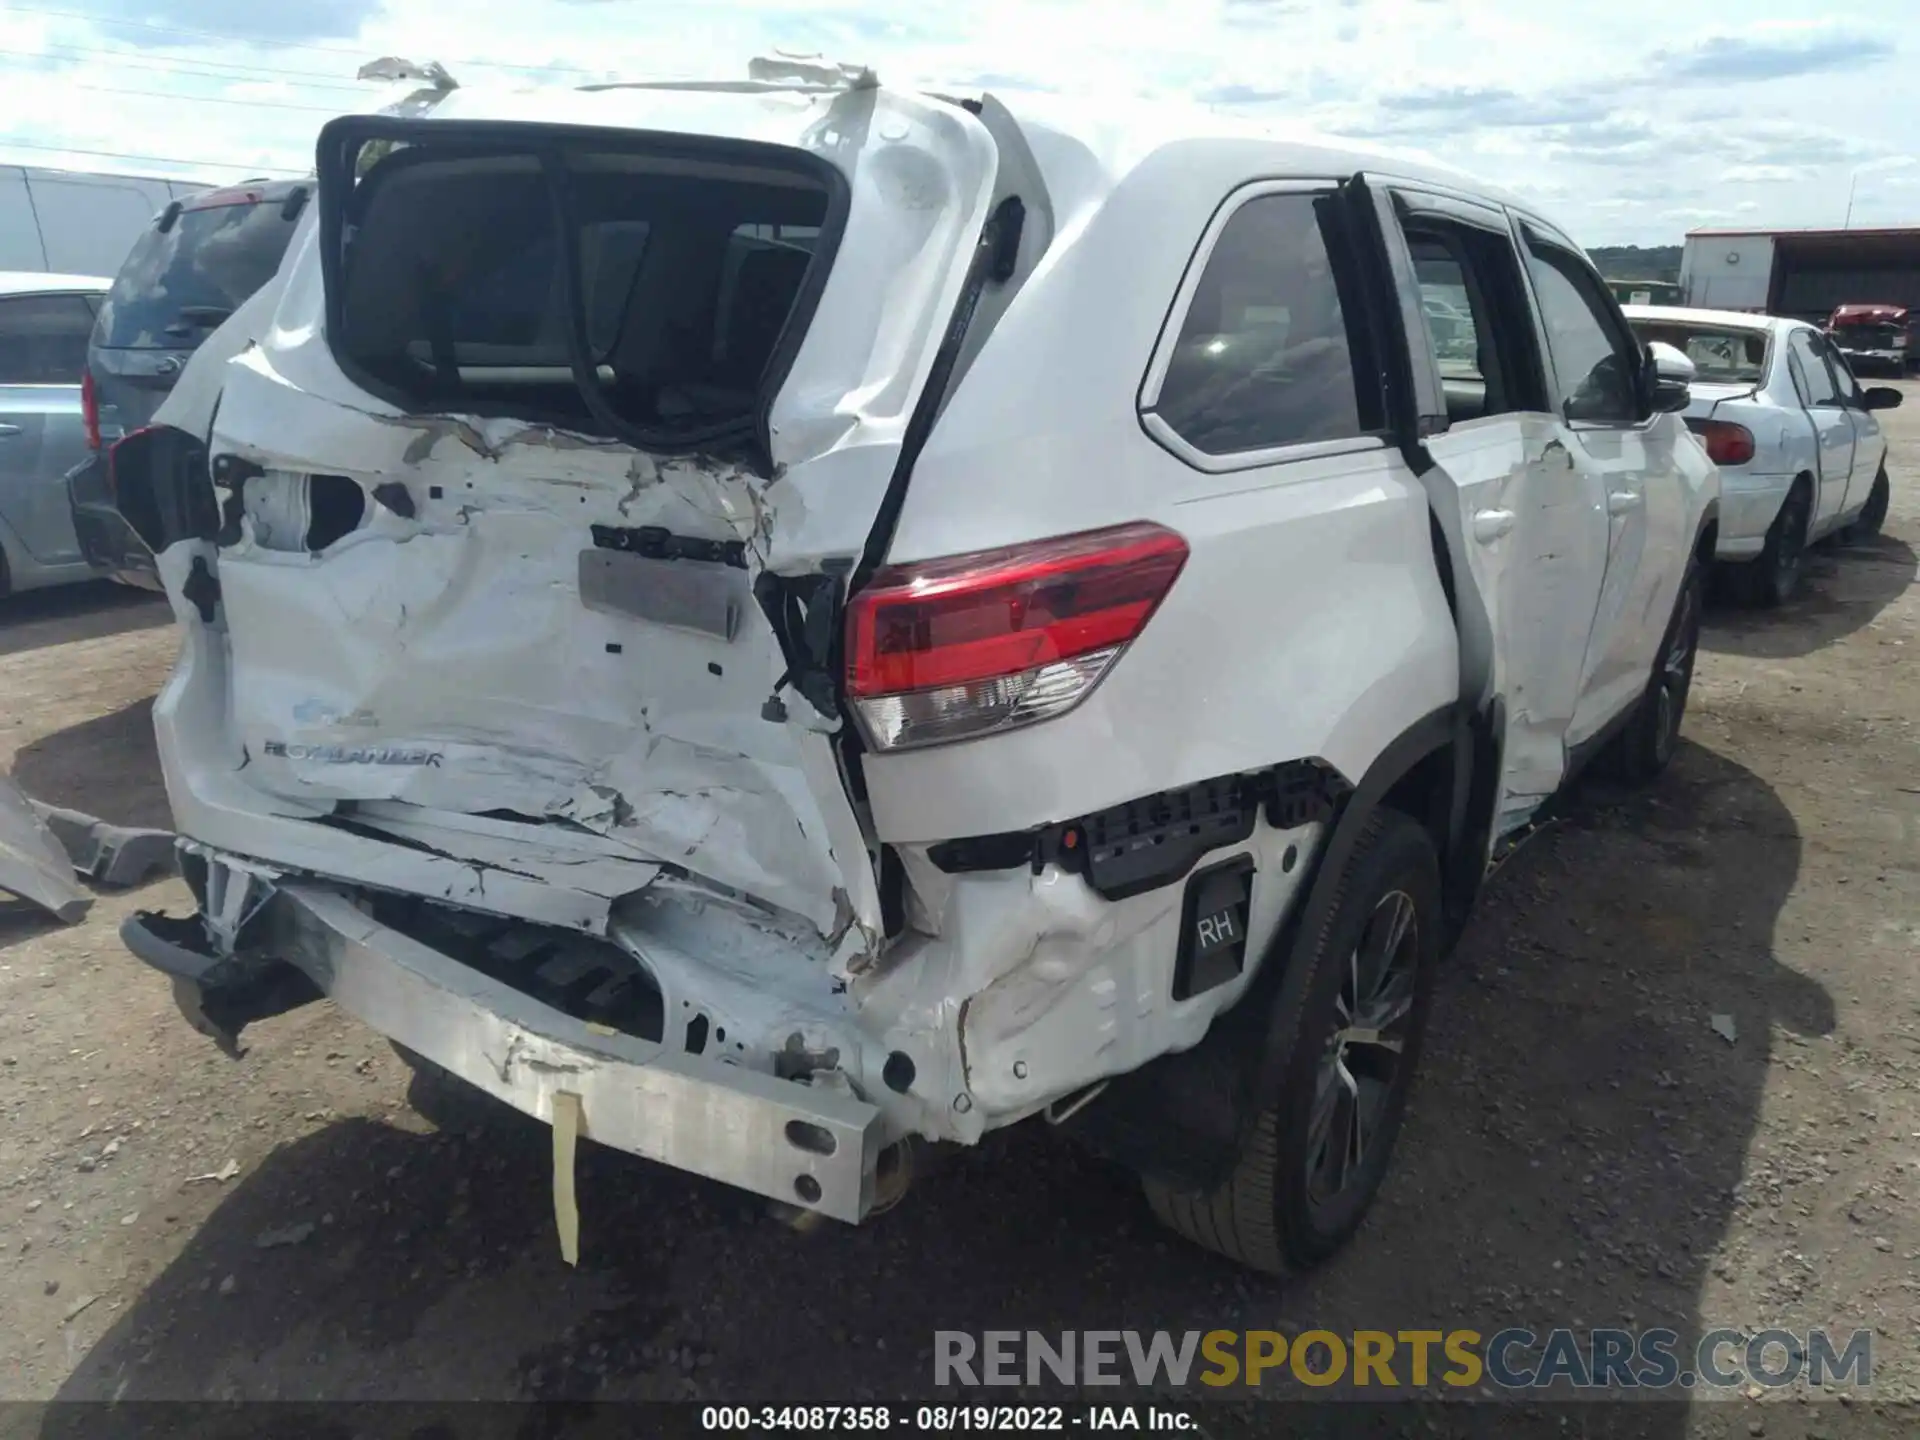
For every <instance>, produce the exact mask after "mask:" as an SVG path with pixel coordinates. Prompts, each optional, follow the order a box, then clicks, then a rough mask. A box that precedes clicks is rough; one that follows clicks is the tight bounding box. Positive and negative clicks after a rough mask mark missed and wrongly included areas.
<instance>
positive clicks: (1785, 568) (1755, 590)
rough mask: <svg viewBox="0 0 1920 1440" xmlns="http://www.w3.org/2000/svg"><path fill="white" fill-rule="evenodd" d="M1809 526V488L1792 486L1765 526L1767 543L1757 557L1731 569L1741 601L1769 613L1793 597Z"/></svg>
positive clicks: (1803, 562)
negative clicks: (1777, 510) (1778, 508)
mask: <svg viewBox="0 0 1920 1440" xmlns="http://www.w3.org/2000/svg"><path fill="white" fill-rule="evenodd" d="M1812 524H1813V490H1812V487H1810V486H1806V485H1798V484H1796V485H1795V486H1794V487H1793V489H1792V491H1791V492H1789V493H1788V495H1787V498H1786V499H1785V500H1784V501H1782V502H1781V504H1780V513H1779V514H1778V515H1776V516H1774V517H1773V524H1771V525H1769V526H1768V527H1767V543H1766V545H1765V546H1764V547H1763V548H1762V549H1761V551H1760V554H1759V556H1758V558H1756V559H1753V560H1749V561H1746V562H1745V563H1744V564H1740V565H1736V566H1735V567H1733V576H1734V583H1735V588H1736V589H1737V590H1738V591H1739V593H1740V597H1741V598H1742V599H1743V600H1745V601H1746V602H1747V603H1748V604H1749V605H1758V606H1760V607H1761V608H1762V609H1767V610H1771V609H1773V608H1774V607H1775V606H1777V605H1784V604H1785V603H1786V602H1787V601H1789V600H1791V599H1792V598H1793V597H1794V595H1795V594H1796V593H1797V592H1798V591H1799V589H1800V581H1801V578H1802V576H1803V575H1804V574H1805V573H1806V559H1807V531H1808V529H1809V528H1810V527H1811V526H1812Z"/></svg>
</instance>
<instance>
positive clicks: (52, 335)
mask: <svg viewBox="0 0 1920 1440" xmlns="http://www.w3.org/2000/svg"><path fill="white" fill-rule="evenodd" d="M92 329H93V311H92V309H91V308H90V307H89V306H88V304H87V301H86V297H84V296H81V295H14V296H9V297H7V298H5V299H0V385H78V384H79V383H80V374H81V371H83V370H85V369H86V365H87V335H88V333H89V332H90V331H91V330H92Z"/></svg>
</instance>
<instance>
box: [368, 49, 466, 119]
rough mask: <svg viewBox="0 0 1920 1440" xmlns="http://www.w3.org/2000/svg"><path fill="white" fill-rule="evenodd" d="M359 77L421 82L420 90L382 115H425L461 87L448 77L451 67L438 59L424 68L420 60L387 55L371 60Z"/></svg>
mask: <svg viewBox="0 0 1920 1440" xmlns="http://www.w3.org/2000/svg"><path fill="white" fill-rule="evenodd" d="M355 78H356V79H360V80H386V81H389V82H395V83H398V82H405V81H418V82H420V88H419V89H418V90H414V91H411V92H410V93H408V94H407V95H404V96H402V97H401V98H400V99H398V100H396V101H394V102H393V103H392V104H391V105H383V106H381V107H380V113H381V114H383V115H424V114H426V113H427V112H428V111H430V110H432V109H433V108H434V107H435V106H437V105H438V104H439V103H440V102H441V101H442V100H444V99H445V98H446V97H447V96H449V95H451V94H452V93H453V92H454V91H456V90H458V89H459V88H460V82H459V81H458V80H455V79H454V78H453V76H452V75H450V74H448V73H447V67H446V66H444V65H442V64H441V63H440V62H439V61H438V60H429V61H427V62H426V63H425V64H424V65H423V64H420V63H419V62H417V61H413V60H403V59H401V58H400V57H399V56H398V55H383V56H381V57H380V58H379V59H378V60H369V61H368V62H367V63H366V64H364V65H362V66H361V67H360V69H359V71H358V73H357V75H356V76H355Z"/></svg>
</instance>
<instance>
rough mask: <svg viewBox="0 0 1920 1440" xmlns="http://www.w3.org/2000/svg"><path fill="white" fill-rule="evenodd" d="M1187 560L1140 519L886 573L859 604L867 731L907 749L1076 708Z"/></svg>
mask: <svg viewBox="0 0 1920 1440" xmlns="http://www.w3.org/2000/svg"><path fill="white" fill-rule="evenodd" d="M1186 561H1187V543H1186V541H1184V540H1182V539H1181V538H1180V537H1179V536H1178V535H1176V534H1174V533H1173V532H1172V531H1171V530H1166V529H1162V528H1161V527H1160V526H1158V525H1152V524H1146V523H1140V524H1134V525H1121V526H1117V527H1115V528H1114V529H1111V530H1094V531H1089V532H1088V533H1086V534H1083V535H1069V536H1066V537H1063V538H1061V539H1058V540H1043V541H1040V542H1038V543H1036V544H1033V545H1020V546H1014V547H1012V548H1009V549H1005V550H987V551H982V552H980V553H978V554H973V555H957V556H952V557H950V558H947V559H942V560H928V561H923V562H921V563H919V564H910V565H892V566H888V567H886V568H885V569H883V570H880V571H879V572H877V573H876V574H875V575H874V577H873V579H872V580H871V581H870V582H869V583H868V584H867V586H866V587H865V588H864V589H862V590H861V591H860V592H859V593H858V594H856V595H855V596H854V597H853V599H852V600H851V601H850V602H849V605H848V609H847V634H846V659H847V695H848V698H849V699H850V700H851V701H852V704H853V707H854V711H855V713H856V714H857V715H858V716H859V719H860V724H861V728H862V729H863V730H864V731H865V732H866V735H867V739H868V740H869V741H870V742H871V743H872V744H873V746H874V747H875V748H876V749H880V750H901V749H906V748H908V747H910V746H915V745H932V744H937V743H939V742H941V741H947V740H965V739H969V738H972V737H974V736H978V735H985V734H988V733H990V732H993V731H997V730H1007V729H1012V728H1013V727H1015V726H1019V725H1027V724H1031V723H1033V722H1034V721H1036V720H1045V719H1048V718H1050V717H1051V716H1055V715H1059V714H1062V713H1064V712H1065V711H1067V710H1070V709H1072V708H1073V707H1074V706H1075V705H1077V704H1079V703H1080V702H1081V701H1082V700H1084V699H1085V698H1086V697H1087V696H1088V695H1089V694H1091V693H1092V691H1093V688H1094V687H1095V686H1096V685H1098V684H1099V683H1100V679H1101V677H1102V676H1103V675H1105V674H1106V672H1107V670H1108V668H1109V667H1110V666H1111V665H1112V664H1113V662H1114V660H1115V659H1116V658H1117V657H1118V656H1119V654H1120V652H1121V651H1122V650H1124V649H1125V648H1126V646H1127V644H1128V642H1129V641H1131V640H1132V639H1133V638H1134V637H1135V636H1137V635H1138V634H1139V633H1140V631H1141V629H1142V628H1143V627H1144V626H1145V625H1146V623H1147V621H1148V619H1149V618H1151V616H1152V615H1153V612H1154V610H1155V609H1156V608H1157V607H1158V606H1159V604H1160V602H1161V600H1162V599H1164V598H1165V597H1166V594H1167V591H1168V590H1169V589H1170V588H1172V585H1173V582H1174V580H1175V578H1176V577H1177V576H1178V575H1179V574H1180V568H1181V566H1183V565H1185V564H1186Z"/></svg>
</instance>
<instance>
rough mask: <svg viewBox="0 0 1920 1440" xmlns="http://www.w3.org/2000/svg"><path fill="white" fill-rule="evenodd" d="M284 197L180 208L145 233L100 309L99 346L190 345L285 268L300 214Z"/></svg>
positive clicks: (97, 342) (137, 347) (164, 347)
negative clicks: (289, 215)
mask: <svg viewBox="0 0 1920 1440" xmlns="http://www.w3.org/2000/svg"><path fill="white" fill-rule="evenodd" d="M284 209H285V204H284V201H283V200H280V199H272V200H261V201H258V202H255V203H251V204H238V205H220V206H217V207H213V208H208V209H200V210H194V209H187V210H183V211H181V213H180V215H179V216H178V217H177V218H176V219H175V220H174V222H173V224H172V225H171V226H170V227H169V228H168V229H166V230H165V231H162V230H161V229H160V228H159V227H158V225H155V226H152V227H150V228H149V229H148V230H147V231H146V232H145V233H144V234H142V235H141V237H140V239H139V240H138V242H136V243H135V245H134V247H133V252H132V253H131V254H130V255H128V256H127V263H126V264H125V265H123V266H121V267H120V273H119V274H118V275H117V276H116V277H115V278H114V282H113V289H112V290H111V291H109V292H108V294H107V300H106V303H105V304H104V305H103V306H102V307H101V311H100V324H99V328H98V329H97V330H96V331H95V343H96V344H98V345H100V346H103V347H105V348H107V349H112V350H132V349H180V350H184V349H191V348H192V347H193V346H195V345H198V344H199V343H200V341H202V340H204V339H205V338H206V337H207V336H208V335H210V334H211V333H212V332H213V330H214V329H215V328H216V327H217V326H218V325H219V323H220V320H221V319H224V318H225V316H226V315H229V314H231V313H232V312H233V311H235V310H237V309H238V308H239V307H240V304H241V302H243V301H244V300H246V299H247V298H248V297H249V296H251V295H252V294H253V292H254V291H256V290H258V289H259V288H260V287H261V286H262V285H264V284H266V283H267V281H269V280H271V279H272V278H273V275H274V272H275V271H276V270H278V269H279V268H280V259H281V257H282V256H283V255H285V254H286V251H287V244H288V242H289V241H290V240H292V238H293V231H294V226H295V224H296V222H297V219H298V217H297V215H296V217H295V219H292V220H289V219H286V218H283V210H284Z"/></svg>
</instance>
